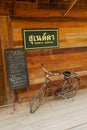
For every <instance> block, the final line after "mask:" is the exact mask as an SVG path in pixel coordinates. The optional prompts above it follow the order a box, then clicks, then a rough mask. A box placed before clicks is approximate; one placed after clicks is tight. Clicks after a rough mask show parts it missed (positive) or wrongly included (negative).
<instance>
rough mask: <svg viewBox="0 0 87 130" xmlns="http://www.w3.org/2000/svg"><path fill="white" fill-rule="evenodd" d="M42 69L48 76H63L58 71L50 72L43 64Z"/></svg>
mask: <svg viewBox="0 0 87 130" xmlns="http://www.w3.org/2000/svg"><path fill="white" fill-rule="evenodd" d="M40 68H41V69H42V70H43V71H44V72H45V73H46V74H48V75H50V76H57V75H59V74H61V72H58V71H48V70H47V69H46V68H45V67H44V65H43V64H41V66H40Z"/></svg>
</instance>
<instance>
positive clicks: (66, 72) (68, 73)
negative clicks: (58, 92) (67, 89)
mask: <svg viewBox="0 0 87 130" xmlns="http://www.w3.org/2000/svg"><path fill="white" fill-rule="evenodd" d="M63 74H64V75H65V76H67V77H69V76H71V72H70V71H65V72H63Z"/></svg>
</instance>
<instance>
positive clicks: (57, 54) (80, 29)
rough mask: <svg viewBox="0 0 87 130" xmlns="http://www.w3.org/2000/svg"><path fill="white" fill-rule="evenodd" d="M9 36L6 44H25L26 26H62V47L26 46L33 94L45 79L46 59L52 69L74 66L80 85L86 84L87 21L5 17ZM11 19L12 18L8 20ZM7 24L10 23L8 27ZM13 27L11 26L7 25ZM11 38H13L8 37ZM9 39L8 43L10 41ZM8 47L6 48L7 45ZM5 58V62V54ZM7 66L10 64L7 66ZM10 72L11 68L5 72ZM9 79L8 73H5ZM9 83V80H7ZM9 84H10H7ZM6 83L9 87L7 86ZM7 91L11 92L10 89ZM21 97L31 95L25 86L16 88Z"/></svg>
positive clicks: (18, 45) (48, 66) (60, 33)
mask: <svg viewBox="0 0 87 130" xmlns="http://www.w3.org/2000/svg"><path fill="white" fill-rule="evenodd" d="M2 19H3V20H5V21H4V22H5V24H7V26H6V25H4V23H1V24H3V26H4V28H5V30H6V31H7V34H8V35H7V34H5V33H6V32H5V31H4V34H3V35H4V36H5V35H6V37H7V39H6V41H4V42H3V44H4V45H5V48H22V47H24V44H23V36H22V29H24V28H28V29H31V28H32V29H34V28H58V29H59V48H56V49H41V50H26V60H27V68H28V76H29V82H30V88H31V90H30V93H31V97H32V96H33V95H34V94H35V92H36V91H37V89H38V88H39V87H40V85H39V84H41V83H43V82H44V74H43V72H42V70H41V69H40V64H41V63H43V64H44V65H45V66H46V68H47V69H49V70H55V69H56V70H57V69H58V70H60V71H64V70H70V71H72V72H78V74H79V76H80V78H81V86H80V88H85V87H86V84H87V80H86V79H87V22H46V21H45V22H44V21H43V22H33V21H31V22H29V21H16V20H11V19H10V18H9V17H6V18H2ZM6 21H8V22H6ZM5 26H6V27H5ZM8 26H9V28H8V29H7V27H8ZM3 35H2V39H3V40H4V38H3ZM8 40H9V41H8ZM6 43H7V44H8V45H6ZM3 50H4V48H3ZM3 59H4V64H6V62H5V58H3ZM4 69H5V70H6V67H5V68H4ZM5 74H6V75H7V72H5ZM5 79H6V77H5ZM5 83H6V84H8V80H5ZM7 86H8V88H9V84H8V85H7ZM7 86H6V87H7ZM7 93H9V91H8V89H7ZM16 94H17V96H18V100H22V101H23V100H25V99H26V98H27V97H28V95H27V92H26V90H25V89H23V90H19V91H17V92H16Z"/></svg>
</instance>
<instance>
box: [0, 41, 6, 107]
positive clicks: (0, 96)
mask: <svg viewBox="0 0 87 130" xmlns="http://www.w3.org/2000/svg"><path fill="white" fill-rule="evenodd" d="M4 101H5V86H4V71H3V61H2V49H1V42H0V105H3V104H4Z"/></svg>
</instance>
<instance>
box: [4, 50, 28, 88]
mask: <svg viewBox="0 0 87 130" xmlns="http://www.w3.org/2000/svg"><path fill="white" fill-rule="evenodd" d="M5 54H6V61H7V68H8V75H9V82H10V88H11V89H12V90H13V89H18V88H25V87H28V86H29V81H28V72H27V66H26V56H25V50H24V49H22V48H17V49H6V50H5Z"/></svg>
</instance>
